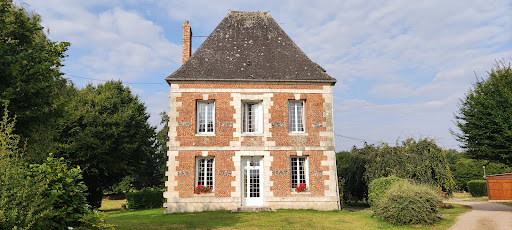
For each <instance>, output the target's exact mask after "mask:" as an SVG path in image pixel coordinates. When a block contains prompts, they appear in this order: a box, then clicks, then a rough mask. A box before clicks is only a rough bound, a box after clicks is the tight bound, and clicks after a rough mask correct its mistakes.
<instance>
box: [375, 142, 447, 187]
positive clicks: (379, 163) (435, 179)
mask: <svg viewBox="0 0 512 230" xmlns="http://www.w3.org/2000/svg"><path fill="white" fill-rule="evenodd" d="M391 175H395V176H397V177H400V178H408V179H413V180H414V181H416V182H417V183H421V184H429V185H433V186H440V187H441V189H442V190H443V191H445V192H446V193H448V194H451V193H452V192H453V189H454V187H455V182H454V180H453V176H452V173H451V171H450V168H449V165H448V163H447V162H446V158H445V156H444V153H443V151H442V149H441V148H440V147H439V146H437V144H436V143H435V141H434V140H432V139H428V138H425V139H420V140H418V141H416V140H414V139H412V138H409V139H407V140H405V141H403V142H402V145H400V146H395V147H391V146H388V145H387V144H381V145H380V146H378V147H377V151H375V152H372V153H371V154H370V156H369V160H368V163H367V164H366V172H365V177H366V179H367V181H372V180H374V179H377V178H380V177H386V176H391Z"/></svg>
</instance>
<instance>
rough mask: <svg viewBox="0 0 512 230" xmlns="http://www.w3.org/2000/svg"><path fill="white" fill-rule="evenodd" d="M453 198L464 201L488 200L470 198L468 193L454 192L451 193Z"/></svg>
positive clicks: (483, 197)
mask: <svg viewBox="0 0 512 230" xmlns="http://www.w3.org/2000/svg"><path fill="white" fill-rule="evenodd" d="M453 198H455V199H464V200H465V201H488V200H489V198H488V197H487V196H481V197H472V196H471V194H470V193H469V192H455V193H453Z"/></svg>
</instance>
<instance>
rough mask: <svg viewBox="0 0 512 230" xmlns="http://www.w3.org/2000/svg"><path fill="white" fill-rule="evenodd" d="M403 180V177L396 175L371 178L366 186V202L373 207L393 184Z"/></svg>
mask: <svg viewBox="0 0 512 230" xmlns="http://www.w3.org/2000/svg"><path fill="white" fill-rule="evenodd" d="M401 181H404V179H402V178H400V177H396V176H388V177H381V178H379V179H376V180H373V181H372V182H371V183H370V185H369V186H368V204H369V205H370V206H371V207H372V208H375V206H376V205H377V203H378V202H379V200H380V198H381V197H382V196H383V195H384V194H385V193H386V192H387V191H388V190H389V188H391V186H393V185H394V184H396V183H398V182H401Z"/></svg>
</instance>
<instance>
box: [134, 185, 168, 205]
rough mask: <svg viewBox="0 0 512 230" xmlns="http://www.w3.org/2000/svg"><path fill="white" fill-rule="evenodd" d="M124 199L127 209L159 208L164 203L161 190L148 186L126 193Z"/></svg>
mask: <svg viewBox="0 0 512 230" xmlns="http://www.w3.org/2000/svg"><path fill="white" fill-rule="evenodd" d="M126 200H127V201H128V208H129V209H150V208H161V207H162V205H163V203H164V198H163V191H160V190H152V189H148V188H143V189H142V190H140V191H139V192H129V193H127V194H126Z"/></svg>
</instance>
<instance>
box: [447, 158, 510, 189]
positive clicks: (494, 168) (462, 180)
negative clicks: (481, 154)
mask: <svg viewBox="0 0 512 230" xmlns="http://www.w3.org/2000/svg"><path fill="white" fill-rule="evenodd" d="M483 166H485V171H486V174H487V175H494V174H502V173H512V167H509V166H507V165H505V164H502V163H493V162H489V161H487V160H474V159H466V158H461V159H460V160H459V161H457V163H456V164H455V170H454V171H453V177H454V178H455V184H456V187H457V188H458V189H460V190H464V191H468V184H467V183H468V181H470V180H481V179H482V178H483V177H484V170H483Z"/></svg>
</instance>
